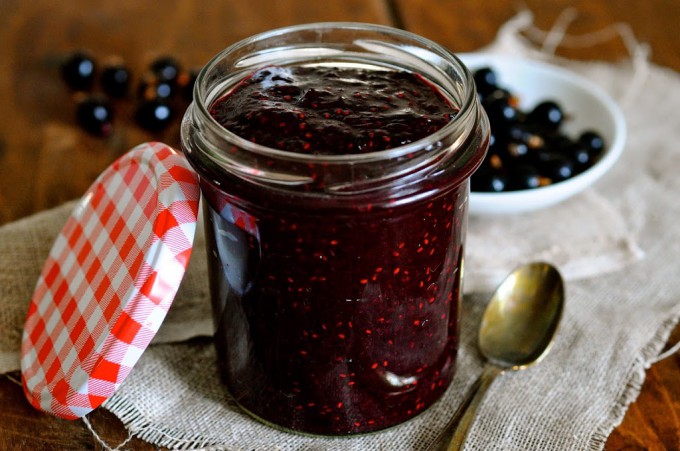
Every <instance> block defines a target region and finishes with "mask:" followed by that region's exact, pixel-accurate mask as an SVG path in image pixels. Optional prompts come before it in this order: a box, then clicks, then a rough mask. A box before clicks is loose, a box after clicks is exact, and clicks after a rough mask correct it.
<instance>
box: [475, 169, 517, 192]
mask: <svg viewBox="0 0 680 451" xmlns="http://www.w3.org/2000/svg"><path fill="white" fill-rule="evenodd" d="M507 188H508V176H507V175H506V174H505V172H504V171H502V170H500V169H493V168H483V169H480V170H479V171H477V172H475V173H474V175H473V176H472V177H471V178H470V189H472V191H478V192H480V191H481V192H492V193H500V192H503V191H506V190H507Z"/></svg>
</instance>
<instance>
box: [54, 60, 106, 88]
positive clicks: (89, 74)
mask: <svg viewBox="0 0 680 451" xmlns="http://www.w3.org/2000/svg"><path fill="white" fill-rule="evenodd" d="M96 69H97V66H96V63H95V60H94V58H92V57H91V56H90V55H89V54H88V53H86V52H83V51H77V52H74V53H72V54H71V55H69V57H68V58H67V59H66V60H65V61H64V63H63V65H62V66H61V75H62V77H63V78H64V81H65V82H66V84H67V85H68V87H69V88H71V89H73V90H75V91H86V90H88V89H90V88H91V87H92V84H93V83H94V78H95V72H96Z"/></svg>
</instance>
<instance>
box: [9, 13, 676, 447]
mask: <svg viewBox="0 0 680 451" xmlns="http://www.w3.org/2000/svg"><path fill="white" fill-rule="evenodd" d="M93 3H96V4H94V5H93ZM524 4H526V5H527V6H528V8H529V9H530V10H532V11H533V12H534V14H535V16H536V17H535V22H536V25H537V26H538V27H539V28H540V29H543V30H547V29H549V28H550V27H551V26H552V25H553V24H554V22H555V20H556V18H557V17H558V16H559V14H560V13H561V12H562V11H563V10H564V9H565V8H567V7H570V6H573V7H574V8H575V9H576V11H577V12H578V16H577V18H576V19H575V21H574V22H573V24H572V25H571V27H570V28H569V32H570V33H574V34H579V33H585V32H591V31H595V30H598V29H601V28H603V27H606V26H608V25H610V24H612V23H615V22H627V23H629V24H630V25H631V27H632V29H633V31H634V32H635V34H636V36H637V37H638V39H639V40H641V41H643V42H648V43H649V44H650V45H651V48H652V60H653V61H654V62H656V63H658V64H662V65H665V66H669V67H671V68H673V69H675V70H676V71H680V39H679V38H678V34H677V31H676V30H677V21H678V18H680V2H678V1H677V0H646V1H644V2H639V1H634V0H587V1H586V0H582V1H573V2H572V1H568V0H555V1H552V2H541V1H540V0H524ZM517 11H518V10H517V9H516V2H515V1H514V0H495V1H493V2H481V1H478V0H459V1H457V2H452V1H446V0H344V1H342V2H339V1H337V2H322V1H318V0H277V1H271V2H270V1H267V0H248V1H247V2H243V1H239V0H229V1H226V0H224V1H220V2H192V1H190V0H167V1H164V2H137V1H135V0H117V1H115V2H103V1H102V2H90V1H86V0H71V1H68V2H58V1H56V0H55V1H48V0H42V1H33V2H24V1H21V0H2V1H1V2H0V99H2V101H1V102H0V224H2V223H5V222H9V221H12V220H14V219H17V218H20V217H23V216H27V215H29V214H32V213H34V212H37V211H40V210H43V209H47V208H50V207H53V206H56V205H59V204H60V203H62V202H64V201H66V200H69V199H72V198H76V197H80V195H81V194H82V193H83V192H84V190H85V189H86V188H87V187H88V186H89V185H90V183H91V182H92V181H93V179H94V178H95V177H96V175H97V174H98V173H99V172H100V171H101V170H102V169H104V168H105V167H106V166H107V165H108V164H109V163H110V162H111V161H113V160H114V159H115V158H116V157H117V156H119V155H120V154H121V153H122V152H124V151H125V150H127V149H128V148H130V147H131V146H132V145H133V144H136V143H139V142H143V141H147V140H150V139H160V140H163V141H165V142H167V143H169V144H173V145H177V144H178V136H179V132H178V127H177V126H176V125H175V126H173V127H171V128H169V129H168V130H167V131H165V132H163V133H160V134H156V135H151V134H148V133H146V132H143V131H141V130H140V129H139V128H137V127H135V126H134V125H133V124H132V122H131V121H130V120H129V118H130V117H131V111H132V106H131V105H132V104H133V102H132V101H127V102H121V103H119V104H118V105H117V106H116V112H117V118H116V121H115V132H114V134H113V135H112V136H111V137H110V138H108V139H100V138H96V137H92V136H89V135H87V134H86V133H83V132H82V131H81V130H79V129H78V127H77V126H75V123H74V120H73V115H74V101H73V98H72V97H71V95H70V94H69V93H68V92H67V91H66V89H65V88H64V86H63V84H62V83H61V82H60V80H59V76H58V66H59V60H60V58H61V57H63V55H65V54H67V53H68V52H69V51H71V50H73V49H76V48H87V49H89V50H91V51H92V52H94V54H95V55H97V57H99V58H100V59H101V60H102V61H103V60H104V59H106V58H109V57H111V56H114V55H117V56H119V57H122V58H124V60H125V61H126V62H127V63H128V65H129V66H130V67H131V68H132V69H133V71H134V73H135V74H140V73H142V71H143V69H144V68H145V67H146V65H147V64H148V63H149V61H150V60H151V59H153V58H154V57H156V56H158V55H162V54H171V55H174V56H176V57H177V58H178V59H180V61H182V62H183V63H184V64H185V65H186V66H189V67H190V66H198V65H201V64H203V63H205V62H206V61H207V60H208V59H209V58H210V57H211V56H212V55H214V54H215V53H217V52H218V51H219V50H221V49H222V48H224V47H225V46H226V45H227V44H229V43H232V42H234V41H236V40H238V39H241V38H244V37H246V36H248V35H251V34H253V33H256V32H260V31H264V30H267V29H270V28H273V27H278V26H284V25H290V24H294V23H304V22H312V21H325V20H353V21H364V22H374V23H381V24H390V25H394V26H399V27H403V28H406V29H408V30H411V31H414V32H416V33H419V34H422V35H424V36H426V37H429V38H431V39H433V40H436V41H438V42H440V43H441V44H443V45H445V46H447V47H449V48H451V49H452V50H454V51H457V52H464V51H471V50H475V49H477V48H479V47H481V46H484V45H486V44H488V43H490V42H491V41H492V40H493V39H494V36H495V33H496V30H497V29H498V27H499V26H500V25H501V24H503V23H504V22H505V21H507V20H508V19H510V18H511V17H512V16H513V15H515V14H516V13H517ZM559 53H560V54H562V55H564V56H568V57H572V58H583V59H608V60H617V59H621V58H624V57H626V56H627V53H626V49H625V46H624V45H623V42H622V41H621V40H617V39H613V40H610V41H608V42H605V43H601V44H598V45H595V46H592V47H587V48H579V49H571V50H560V51H559ZM679 339H680V328H678V329H677V330H676V331H675V333H674V334H673V336H672V337H671V341H672V342H675V341H677V340H679ZM10 377H13V378H15V379H16V378H18V374H17V373H14V374H12V375H10ZM679 417H680V356H679V355H677V354H676V355H675V356H672V357H671V358H668V359H666V360H665V361H662V362H660V363H658V364H656V365H654V366H653V367H652V368H651V369H650V370H649V371H648V372H647V379H646V382H645V385H644V387H643V390H642V393H641V395H640V397H639V398H638V400H637V401H636V402H635V403H634V404H632V406H631V407H630V409H629V410H628V412H627V414H626V417H625V419H624V421H623V423H622V424H621V425H620V426H619V427H618V428H617V429H616V430H615V431H614V433H613V434H612V435H611V436H610V437H609V440H608V442H607V445H606V449H610V450H614V449H629V450H634V449H640V450H641V449H649V450H662V449H669V450H670V449H680V420H679ZM90 418H91V422H92V425H93V427H94V428H95V429H96V430H97V431H98V433H99V434H100V436H101V437H102V438H103V439H104V440H105V441H107V442H108V443H110V444H112V445H113V446H115V445H117V444H118V443H120V442H121V441H123V440H124V439H125V438H126V437H127V433H126V432H125V430H124V428H123V427H122V424H121V423H120V422H119V421H118V420H117V419H116V418H115V417H113V416H112V415H111V414H109V413H107V412H106V411H104V410H102V409H99V410H97V411H95V412H94V413H93V414H92V415H91V417H90ZM101 448H102V447H101V444H99V443H97V441H96V440H95V439H94V438H93V436H92V434H91V433H90V432H89V431H87V429H86V427H85V425H84V423H82V422H68V421H62V420H58V419H55V418H52V417H50V416H47V415H44V414H42V413H39V412H37V411H35V410H34V409H32V408H31V407H30V406H29V405H28V404H27V402H26V401H25V400H24V398H23V395H22V392H21V389H20V388H19V387H18V386H17V385H16V384H15V383H14V382H12V381H11V380H10V378H8V377H0V449H3V450H4V449H11V450H42V449H45V450H48V449H57V450H60V449H101ZM127 448H131V449H153V447H152V446H151V445H149V444H147V443H144V442H142V441H140V440H137V439H135V440H132V441H131V442H130V443H129V446H128V447H127Z"/></svg>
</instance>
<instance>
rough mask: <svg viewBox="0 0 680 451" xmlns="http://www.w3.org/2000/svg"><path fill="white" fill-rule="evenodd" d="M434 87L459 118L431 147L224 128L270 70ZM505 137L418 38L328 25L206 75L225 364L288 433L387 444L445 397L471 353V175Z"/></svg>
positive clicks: (185, 141) (208, 166)
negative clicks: (294, 140) (467, 269)
mask: <svg viewBox="0 0 680 451" xmlns="http://www.w3.org/2000/svg"><path fill="white" fill-rule="evenodd" d="M295 65H307V66H314V65H325V66H338V67H345V66H346V67H362V68H368V70H399V71H407V72H410V73H416V74H419V76H420V77H422V80H425V82H426V83H428V84H430V85H431V86H433V87H434V88H435V89H436V90H438V91H439V92H440V93H441V95H443V96H444V97H445V98H446V99H447V101H448V102H449V103H450V104H451V105H452V106H453V107H454V108H455V109H456V110H457V114H456V116H455V118H454V119H453V120H451V121H450V122H448V124H447V125H445V126H444V127H442V128H441V129H439V130H438V131H436V132H435V133H433V134H431V135H430V136H427V137H426V138H424V139H420V140H418V141H415V142H412V143H410V144H406V145H402V146H400V147H395V148H392V149H389V150H383V151H379V152H370V153H362V154H343V155H318V154H301V153H294V152H286V151H281V150H276V149H273V148H269V147H264V146H262V145H258V144H256V143H253V142H251V141H249V140H246V139H243V138H241V137H239V136H237V135H236V134H234V133H232V132H231V131H229V130H227V129H226V128H224V127H222V126H221V125H220V124H219V123H218V122H217V121H216V120H215V119H214V118H213V117H212V116H211V114H210V109H211V106H212V105H213V104H214V103H215V102H216V101H217V100H218V99H220V98H221V97H223V96H224V95H225V93H228V92H229V91H230V90H231V89H233V88H234V87H235V86H237V85H238V84H239V83H240V82H241V81H243V80H245V79H247V78H248V77H249V76H251V75H252V74H253V73H254V72H255V71H256V70H258V69H260V68H262V67H265V66H283V67H290V66H295ZM488 138H489V126H488V121H487V119H486V116H485V115H484V113H483V109H482V108H481V106H480V104H479V100H478V98H477V95H476V93H475V87H474V82H473V80H472V77H471V75H470V73H469V72H468V70H467V69H466V68H465V67H464V66H463V65H462V63H461V62H460V61H459V60H458V59H457V58H456V57H455V56H454V55H453V54H452V53H451V52H449V51H448V50H446V49H444V48H443V47H441V46H439V45H437V44H435V43H433V42H431V41H428V40H426V39H424V38H421V37H419V36H416V35H414V34H411V33H407V32H405V31H401V30H397V29H392V28H389V27H383V26H376V25H368V24H356V23H320V24H310V25H303V26H294V27H289V28H283V29H279V30H274V31H270V32H267V33H263V34H260V35H257V36H254V37H251V38H248V39H245V40H243V41H241V42H239V43H236V44H234V45H232V46H230V47H228V48H227V49H226V50H224V51H222V52H221V53H220V54H218V55H217V56H216V57H215V58H213V59H212V60H211V61H210V62H209V63H208V64H207V65H206V66H205V68H204V69H203V70H202V71H201V73H200V75H199V76H198V79H197V82H196V85H195V88H194V101H193V103H192V105H191V106H190V107H189V109H188V110H187V112H186V115H185V117H184V120H183V123H182V145H183V150H184V152H185V154H186V156H187V158H188V159H189V161H190V162H191V164H192V165H193V166H194V168H195V169H196V171H197V172H198V174H199V176H200V181H201V190H202V193H203V206H204V214H205V219H206V221H205V230H206V237H207V249H208V259H209V262H208V264H209V265H208V266H209V273H210V290H211V297H212V303H213V312H214V319H215V326H216V335H215V344H216V348H217V355H218V359H219V366H220V370H221V373H222V376H223V378H224V380H225V382H226V385H227V388H228V390H229V392H230V393H231V395H232V396H233V398H234V400H235V401H236V402H237V403H238V404H239V405H240V406H241V407H242V408H243V409H244V410H245V411H247V412H248V413H250V414H251V415H253V416H255V417H256V418H258V419H260V420H261V421H264V422H266V423H269V424H272V425H274V426H277V427H281V428H284V429H289V430H294V431H299V432H304V433H311V434H323V435H328V434H329V435H343V434H353V433H365V432H370V431H376V430H380V429H383V428H386V427H389V426H392V425H395V424H398V423H401V422H403V421H405V420H407V419H409V418H411V417H413V416H415V415H417V414H418V413H420V412H422V411H423V410H425V409H426V408H427V407H428V406H430V405H431V404H432V403H434V402H435V401H436V400H437V399H438V398H440V397H441V396H442V394H443V393H444V391H445V390H446V388H447V386H448V385H449V383H450V382H451V380H452V378H453V374H454V370H455V361H456V353H457V348H458V343H459V336H458V335H459V318H460V300H461V282H462V277H463V253H464V252H463V251H464V243H465V230H466V219H467V201H468V192H469V178H470V175H471V174H472V173H473V172H474V170H475V169H476V168H477V167H478V166H479V164H480V163H481V161H482V159H483V157H484V154H485V152H486V149H487V146H488Z"/></svg>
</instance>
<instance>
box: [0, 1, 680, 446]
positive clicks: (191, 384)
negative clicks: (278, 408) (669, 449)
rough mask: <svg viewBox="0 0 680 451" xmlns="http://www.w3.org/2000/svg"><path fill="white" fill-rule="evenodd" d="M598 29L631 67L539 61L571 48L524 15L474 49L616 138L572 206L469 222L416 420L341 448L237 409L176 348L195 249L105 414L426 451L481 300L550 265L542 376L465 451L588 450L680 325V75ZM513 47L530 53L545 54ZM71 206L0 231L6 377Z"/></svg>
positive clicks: (176, 439) (199, 434) (277, 437)
mask: <svg viewBox="0 0 680 451" xmlns="http://www.w3.org/2000/svg"><path fill="white" fill-rule="evenodd" d="M519 30H524V35H523V36H521V35H520V34H519V33H518V32H519ZM612 31H613V32H614V34H617V33H618V34H620V35H621V36H623V38H624V40H626V43H627V44H629V45H630V49H631V58H630V60H628V61H625V62H622V63H620V64H605V63H598V62H592V63H575V62H570V61H564V60H558V59H556V58H552V57H551V56H550V54H551V48H550V46H551V45H553V44H554V43H555V42H561V43H562V44H564V45H569V44H570V43H572V44H574V45H581V44H583V43H584V42H583V39H581V40H578V39H576V38H573V37H569V36H565V35H563V34H561V30H560V29H559V27H556V29H555V30H553V33H551V34H549V35H547V36H542V35H541V34H540V32H539V31H538V30H536V29H534V28H533V27H532V25H531V15H530V14H528V13H522V14H520V15H518V16H517V17H516V18H514V19H513V20H512V21H510V22H509V23H508V24H506V25H505V26H504V27H503V28H502V29H501V30H500V33H499V36H498V39H497V41H496V42H495V43H494V45H493V46H491V48H489V49H487V50H489V51H500V52H505V53H517V54H524V55H528V56H531V57H536V58H542V59H550V60H552V61H553V62H554V63H556V64H560V65H563V66H567V67H569V68H571V69H573V70H574V71H576V72H579V73H581V74H583V75H585V76H587V77H588V78H589V79H591V80H592V81H594V82H595V83H597V84H599V85H600V86H602V87H603V88H604V89H605V90H607V91H608V92H609V93H610V94H611V95H612V96H613V97H614V98H615V99H617V100H619V101H620V102H621V103H622V107H623V109H624V114H625V116H626V119H627V123H628V132H629V139H628V142H627V145H626V149H625V151H624V155H623V157H622V159H621V160H620V162H619V163H618V164H617V165H616V166H615V167H614V169H613V170H612V171H611V172H610V173H608V174H607V175H606V176H605V178H604V179H603V180H601V181H600V182H599V183H598V184H597V185H596V186H595V187H593V188H592V189H589V190H588V191H587V192H586V193H584V194H582V195H579V196H577V197H576V198H574V199H573V200H570V201H568V202H566V203H563V204H561V205H558V206H555V207H552V208H550V209H548V210H545V211H541V212H537V213H532V214H528V215H523V216H521V217H500V218H488V217H484V218H482V217H479V218H477V217H472V218H471V219H470V226H469V238H468V240H469V241H468V256H467V257H468V259H467V262H466V277H467V280H466V293H467V294H466V296H465V300H464V319H463V323H462V337H463V338H462V344H461V349H460V357H459V366H458V372H457V374H456V377H455V380H454V382H453V385H452V386H451V388H450V389H449V390H448V392H447V393H446V395H445V396H444V398H443V399H442V400H441V401H440V402H438V403H437V404H435V405H434V406H433V407H432V408H430V409H429V410H428V411H426V412H425V413H423V414H421V415H420V416H419V417H417V418H416V419H414V420H411V421H409V422H407V423H405V424H403V425H401V426H398V427H395V428H393V429H391V430H388V431H386V432H382V433H378V434H374V435H370V436H366V437H356V438H349V439H347V438H343V439H331V438H312V437H304V436H299V435H294V434H287V433H283V432H278V431H276V430H273V429H271V428H269V427H267V426H264V425H262V424H259V423H257V422H256V421H254V420H252V419H251V418H249V417H248V416H246V415H244V414H242V413H241V412H239V411H238V409H237V408H236V407H235V406H234V405H233V404H232V403H231V401H230V399H229V396H228V394H227V393H226V392H225V389H224V387H223V386H222V385H221V384H220V382H219V380H218V375H217V372H216V366H215V363H214V362H215V352H214V350H213V346H212V343H211V341H210V339H209V338H193V339H191V340H188V339H189V338H190V337H196V336H199V335H203V336H209V335H210V334H211V332H212V330H211V320H210V312H209V302H208V300H207V296H208V293H207V289H206V283H205V279H206V275H205V273H206V268H205V258H204V256H203V255H202V253H203V252H204V243H203V241H202V237H201V236H199V237H198V241H197V243H196V251H195V255H194V258H193V259H192V262H191V265H190V269H189V271H188V275H187V279H186V280H185V282H184V283H183V285H182V288H181V290H180V293H179V294H178V296H177V299H176V300H175V304H174V305H173V307H172V309H171V311H170V313H169V315H168V318H167V320H166V323H165V324H164V326H163V327H162V328H161V331H160V333H159V335H158V336H157V338H156V341H155V342H156V344H154V345H152V346H151V347H150V348H149V349H148V350H147V351H146V353H145V354H144V356H143V357H142V358H141V359H140V361H139V363H138V365H137V366H136V367H135V370H134V371H133V372H132V374H131V376H130V377H129V378H128V379H127V380H126V382H125V383H124V384H123V385H122V386H121V388H120V390H119V391H118V392H117V393H116V394H115V395H114V396H113V397H112V398H111V399H110V400H109V401H107V402H106V403H105V404H104V408H106V409H108V410H110V411H111V412H113V413H114V414H115V415H117V416H118V417H119V418H121V420H122V421H123V422H124V423H125V425H126V427H127V428H128V430H129V431H130V432H131V433H133V434H135V435H137V436H139V437H141V438H142V439H145V440H147V441H150V442H152V443H154V444H156V445H159V446H167V447H176V448H186V449H189V448H210V449H228V450H273V449H276V450H279V449H280V450H419V449H424V448H425V447H426V446H427V445H428V444H429V443H431V441H432V440H433V438H434V437H435V436H436V435H437V433H438V432H439V431H440V429H441V428H442V427H443V426H444V424H445V423H446V421H447V419H448V418H449V417H450V415H451V414H452V413H453V412H454V410H455V409H456V406H457V404H458V403H459V402H460V401H461V399H462V397H463V396H464V393H465V391H466V389H467V388H468V387H469V386H470V384H471V383H472V382H473V380H474V379H475V378H476V377H477V376H478V375H479V373H480V372H481V368H482V360H481V358H480V356H479V354H478V352H477V350H476V346H475V342H474V338H475V336H476V329H477V325H478V323H479V318H480V315H481V312H482V311H483V309H484V306H485V304H486V302H487V300H488V297H489V291H490V288H491V287H492V285H493V284H495V283H496V282H497V281H498V278H499V277H502V276H503V275H504V274H505V273H506V272H507V271H509V270H510V269H512V268H513V267H514V266H515V265H516V264H518V263H520V262H523V261H529V260H533V259H538V258H540V259H546V260H550V261H552V262H554V263H556V264H557V265H558V266H559V267H560V269H561V270H562V272H563V273H564V275H565V276H566V278H567V280H568V282H567V285H566V291H567V294H568V299H567V304H566V310H565V314H564V319H563V324H562V326H561V329H560V330H559V334H558V337H557V340H556V342H555V345H554V347H553V349H552V351H551V353H550V354H549V355H548V357H547V358H546V359H545V360H544V361H543V362H542V363H541V364H540V365H537V366H535V367H533V368H530V369H528V370H525V371H523V372H521V373H518V374H506V375H504V376H502V377H501V378H499V379H498V380H497V381H496V382H495V383H494V385H493V386H492V387H491V389H490V391H489V393H488V395H487V399H486V400H485V402H484V404H483V406H482V408H481V412H479V417H478V418H477V419H476V422H475V424H474V426H473V428H472V431H471V435H470V437H469V439H468V442H467V444H466V449H478V450H492V449H497V450H556V449H559V450H569V449H574V450H575V449H601V448H602V447H603V446H604V442H605V440H606V438H607V436H608V434H609V433H610V432H611V430H612V429H613V428H614V427H615V426H616V425H617V424H618V423H619V422H620V421H621V419H622V418H623V415H624V413H625V410H626V407H627V406H628V404H629V403H630V402H631V401H633V400H634V399H635V398H636V396H637V394H638V393H639V390H640V385H641V384H642V382H643V380H644V376H645V369H646V368H647V367H648V366H649V365H650V364H651V363H652V362H653V361H654V359H655V358H656V357H657V356H658V354H659V353H660V351H661V349H662V348H663V346H664V343H665V342H666V340H667V338H668V335H669V334H670V332H671V331H672V329H673V327H674V325H675V324H676V323H677V321H678V318H679V316H680V305H679V304H678V299H680V277H678V274H680V258H678V257H679V256H680V227H678V225H677V221H678V218H680V201H679V200H678V199H680V177H678V174H679V173H680V151H678V144H677V143H680V115H679V114H678V105H680V76H678V74H677V73H675V72H672V71H670V70H667V69H663V68H660V67H656V66H653V65H650V64H648V63H647V59H646V53H645V52H646V48H645V46H643V45H639V44H638V43H637V42H635V41H634V40H631V36H630V35H629V34H627V32H626V28H625V27H614V28H613V29H612V30H604V31H603V32H602V33H600V34H594V35H592V36H590V37H587V38H588V39H591V40H593V39H600V38H608V37H607V34H608V33H610V32H612ZM526 36H529V37H531V36H534V37H535V38H537V39H539V40H541V41H543V48H537V47H536V46H535V45H534V44H533V43H531V42H529V41H528V40H527V38H526ZM586 40H587V39H586ZM70 207H71V205H65V206H63V207H61V208H57V209H55V210H52V211H48V212H44V213H41V214H38V215H35V216H33V217H29V218H26V219H24V220H21V221H18V222H15V223H12V224H8V225H5V226H4V227H2V228H0V372H7V371H12V370H16V369H18V367H19V359H18V350H19V347H20V337H21V329H22V327H23V322H24V317H25V313H26V307H27V305H28V300H29V299H30V296H31V293H32V290H33V286H34V284H35V281H36V279H37V277H38V274H39V271H40V269H41V267H42V262H43V260H44V258H45V257H46V255H47V253H48V250H49V248H50V246H51V243H52V240H53V238H54V237H55V235H56V234H57V233H58V230H59V229H60V228H61V225H62V224H63V223H64V221H65V218H66V216H67V215H68V213H69V211H70Z"/></svg>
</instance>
